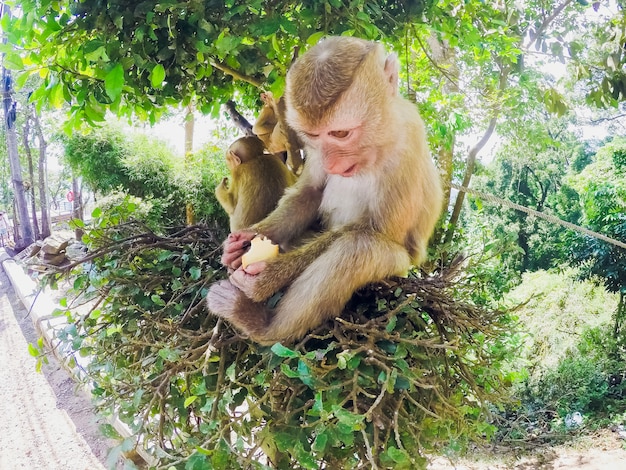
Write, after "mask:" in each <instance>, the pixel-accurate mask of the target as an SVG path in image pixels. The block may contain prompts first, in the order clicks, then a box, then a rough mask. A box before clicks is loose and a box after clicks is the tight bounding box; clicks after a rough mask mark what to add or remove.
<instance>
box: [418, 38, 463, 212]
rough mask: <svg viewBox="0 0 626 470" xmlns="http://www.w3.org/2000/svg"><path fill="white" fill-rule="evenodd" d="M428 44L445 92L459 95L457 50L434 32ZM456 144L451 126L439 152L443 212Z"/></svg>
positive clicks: (445, 205) (446, 206)
mask: <svg viewBox="0 0 626 470" xmlns="http://www.w3.org/2000/svg"><path fill="white" fill-rule="evenodd" d="M426 42H427V43H428V47H429V49H430V55H429V54H428V53H427V51H426V48H425V47H423V46H422V49H423V50H424V53H425V54H426V55H427V57H429V58H430V60H431V62H433V63H434V65H435V66H436V67H437V68H438V69H439V70H441V71H442V73H443V71H444V70H445V74H443V79H444V84H443V91H444V92H446V93H447V94H450V95H452V94H455V93H459V80H460V76H461V72H460V70H459V67H458V65H457V57H456V49H454V48H453V47H450V44H449V43H448V41H444V40H442V39H441V38H439V37H438V36H437V35H436V34H435V33H434V32H433V33H431V35H430V36H429V37H428V38H426ZM450 111H451V110H450ZM455 144H456V129H454V127H452V126H451V127H450V128H449V129H447V137H446V139H445V140H444V141H443V142H441V143H440V145H439V150H438V152H437V157H438V158H437V163H438V164H439V172H440V174H441V180H442V183H443V190H444V198H443V201H444V202H443V204H444V206H443V210H444V211H446V212H447V210H448V207H449V205H450V184H451V183H452V172H453V171H454V165H453V161H454V146H455Z"/></svg>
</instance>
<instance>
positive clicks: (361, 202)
mask: <svg viewBox="0 0 626 470" xmlns="http://www.w3.org/2000/svg"><path fill="white" fill-rule="evenodd" d="M375 188H376V178H375V177H374V176H373V175H371V174H364V175H355V176H352V177H349V178H344V177H343V176H339V175H329V176H328V180H327V182H326V187H325V189H324V196H323V197H322V203H321V204H320V209H319V211H320V215H321V216H322V220H323V221H324V223H325V225H326V227H327V228H338V227H342V226H344V225H347V224H350V223H353V222H356V221H359V220H362V219H363V217H364V216H366V215H367V214H370V213H372V212H375V211H376V202H377V199H378V198H377V192H376V189H375Z"/></svg>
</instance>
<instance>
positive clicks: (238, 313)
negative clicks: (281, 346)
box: [207, 281, 270, 339]
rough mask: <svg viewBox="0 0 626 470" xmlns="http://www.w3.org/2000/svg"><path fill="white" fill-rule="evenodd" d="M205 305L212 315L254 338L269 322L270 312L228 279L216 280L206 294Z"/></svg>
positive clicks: (263, 330)
mask: <svg viewBox="0 0 626 470" xmlns="http://www.w3.org/2000/svg"><path fill="white" fill-rule="evenodd" d="M207 306H208V307H209V310H210V311H211V313H213V314H214V315H217V316H218V317H222V318H224V319H225V320H228V321H229V322H230V323H231V324H232V325H234V326H235V327H236V328H237V329H239V330H241V331H242V332H243V333H245V334H247V335H248V336H250V337H252V338H253V339H254V337H255V336H257V335H259V334H263V332H265V331H266V330H267V328H268V326H269V324H270V312H269V310H268V309H267V308H266V307H265V306H264V305H262V304H258V303H256V302H253V301H252V300H250V299H249V298H247V297H246V296H245V294H244V293H243V292H241V291H240V290H239V289H237V288H236V287H235V286H234V285H232V284H231V283H230V281H220V282H216V283H215V284H213V285H212V286H211V288H210V289H209V293H208V294H207Z"/></svg>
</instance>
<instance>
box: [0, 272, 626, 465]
mask: <svg viewBox="0 0 626 470" xmlns="http://www.w3.org/2000/svg"><path fill="white" fill-rule="evenodd" d="M37 338H38V334H37V333H36V332H35V329H34V327H33V323H32V318H31V317H30V316H28V313H27V311H26V310H25V309H24V308H23V307H22V305H21V303H20V302H19V300H18V299H17V297H16V295H15V294H14V292H13V288H12V286H11V284H10V282H9V280H8V278H7V276H6V274H5V273H4V271H3V270H2V269H0V470H106V468H107V463H106V459H107V454H108V450H109V448H110V447H111V446H114V445H115V442H113V441H111V440H109V439H106V438H104V437H103V436H102V435H101V434H100V431H99V429H98V426H99V422H98V420H97V418H96V417H95V415H94V412H93V409H92V406H91V402H90V399H89V396H88V394H87V393H85V392H82V391H80V390H76V387H75V384H74V382H73V381H72V379H71V378H70V376H69V375H68V373H67V372H66V371H65V369H63V368H62V367H61V366H60V365H59V363H58V362H57V361H55V360H54V358H52V357H51V358H50V364H48V365H44V367H43V373H37V372H36V370H35V363H36V361H35V358H33V357H32V356H30V354H29V353H28V343H31V342H32V343H34V342H36V341H37ZM473 457H474V458H472V459H464V460H462V461H458V462H450V461H449V460H447V459H445V458H442V457H439V458H436V459H434V460H433V462H432V463H431V465H430V466H429V470H452V469H455V470H549V469H553V470H613V469H616V470H618V469H626V450H625V449H624V441H623V440H621V439H620V438H619V437H618V436H617V434H616V433H612V432H611V431H605V432H602V433H599V434H597V435H596V436H590V437H586V438H582V439H579V440H578V441H577V442H576V443H574V444H573V445H570V446H559V447H542V448H537V449H535V450H534V451H533V452H532V453H531V454H530V455H522V454H520V455H516V454H514V453H513V452H510V451H509V452H506V453H502V452H500V453H491V452H489V453H487V452H484V453H483V452H474V454H473ZM113 466H114V467H116V468H121V467H122V464H121V463H120V462H117V463H116V462H114V463H113Z"/></svg>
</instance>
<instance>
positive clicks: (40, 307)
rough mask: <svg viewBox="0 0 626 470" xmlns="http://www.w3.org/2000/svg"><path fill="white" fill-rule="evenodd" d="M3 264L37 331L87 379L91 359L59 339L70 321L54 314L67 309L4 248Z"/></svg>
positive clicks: (76, 375) (124, 430) (125, 432)
mask: <svg viewBox="0 0 626 470" xmlns="http://www.w3.org/2000/svg"><path fill="white" fill-rule="evenodd" d="M0 263H2V268H3V269H4V272H5V273H6V275H7V277H8V278H9V281H10V282H11V285H12V287H13V290H14V292H15V294H16V295H17V297H18V298H19V299H20V301H21V302H22V305H23V306H24V308H25V309H26V310H27V311H28V313H29V314H30V315H31V319H32V322H33V325H34V326H35V330H36V332H37V333H38V334H40V335H41V336H42V337H43V339H44V341H45V343H46V345H47V346H48V347H49V348H50V350H51V351H52V353H53V354H54V356H55V358H56V359H57V360H58V361H59V363H60V364H61V365H63V367H64V368H65V369H66V370H67V371H68V372H69V374H70V376H71V378H72V380H74V381H75V382H77V383H80V381H81V379H82V378H84V373H83V372H82V370H81V369H84V368H85V367H86V366H87V364H88V363H89V361H90V359H89V357H81V356H80V355H78V354H75V352H74V351H71V350H70V349H68V348H65V349H64V348H62V344H61V342H60V341H59V340H58V339H57V337H56V335H55V332H56V331H57V330H60V329H62V328H64V327H65V326H66V325H67V319H66V318H65V316H63V315H61V316H56V315H53V312H54V311H55V310H56V309H60V308H63V307H61V305H60V304H58V303H55V302H54V301H53V300H52V299H51V298H50V296H49V295H48V294H46V293H45V292H43V291H42V290H41V289H40V288H39V287H38V285H37V283H36V282H35V280H33V279H32V278H31V277H30V276H28V274H26V272H24V269H22V267H21V266H20V265H19V264H18V263H16V262H15V260H13V259H12V258H11V256H10V255H9V254H8V253H7V252H6V250H5V249H4V248H0ZM70 358H73V359H74V361H75V363H76V364H77V365H76V366H73V367H72V366H71V365H70ZM81 388H83V389H84V390H86V391H87V392H90V390H88V388H87V387H84V386H83V385H81ZM108 421H109V423H110V424H111V425H112V426H113V427H114V428H115V429H116V431H117V432H118V433H119V434H120V435H121V436H122V437H123V438H128V437H131V435H132V434H131V433H130V431H129V429H128V427H127V426H126V425H125V424H124V423H122V422H121V421H120V420H119V419H118V418H117V417H113V418H110V419H109V420H108ZM135 452H137V454H138V455H139V456H140V457H141V458H142V459H143V460H144V461H145V462H146V463H148V464H151V463H154V459H153V457H152V456H151V455H150V454H148V453H147V452H146V451H145V450H144V449H143V448H141V447H140V446H137V448H136V449H135Z"/></svg>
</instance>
